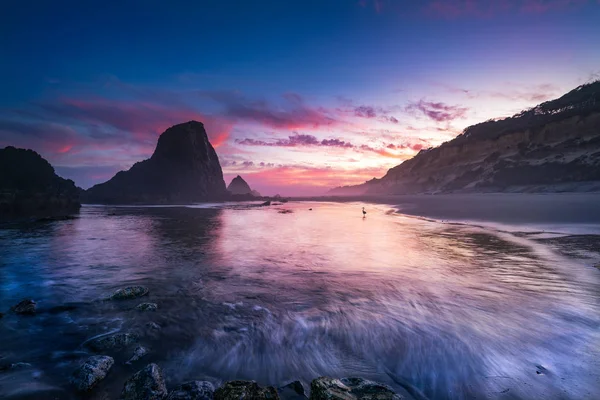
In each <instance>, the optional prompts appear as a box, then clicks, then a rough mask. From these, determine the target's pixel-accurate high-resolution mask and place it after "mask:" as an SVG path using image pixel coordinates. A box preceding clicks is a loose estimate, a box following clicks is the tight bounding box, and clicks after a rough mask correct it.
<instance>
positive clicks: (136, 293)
mask: <svg viewBox="0 0 600 400" xmlns="http://www.w3.org/2000/svg"><path fill="white" fill-rule="evenodd" d="M148 292H149V290H148V288H147V287H145V286H127V287H126V288H124V289H118V290H116V291H115V292H114V293H113V294H112V295H111V296H110V298H111V299H112V300H129V299H135V298H137V297H142V296H145V295H147V294H148Z"/></svg>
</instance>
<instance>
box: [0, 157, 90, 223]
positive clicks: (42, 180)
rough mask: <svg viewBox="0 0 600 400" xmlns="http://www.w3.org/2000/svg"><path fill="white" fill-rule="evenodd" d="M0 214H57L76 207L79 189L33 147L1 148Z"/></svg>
mask: <svg viewBox="0 0 600 400" xmlns="http://www.w3.org/2000/svg"><path fill="white" fill-rule="evenodd" d="M0 171H2V173H0V216H7V215H9V216H10V215H57V214H66V213H72V212H76V211H77V210H79V208H80V207H81V204H80V203H79V190H78V189H77V187H76V186H75V184H74V183H73V181H72V180H69V179H63V178H61V177H59V176H58V175H56V173H55V172H54V168H53V167H52V165H50V163H49V162H48V161H46V160H44V159H43V158H42V156H40V155H39V154H38V153H36V152H35V151H33V150H25V149H17V148H15V147H12V146H9V147H5V148H4V149H0Z"/></svg>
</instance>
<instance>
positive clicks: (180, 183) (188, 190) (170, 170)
mask: <svg viewBox="0 0 600 400" xmlns="http://www.w3.org/2000/svg"><path fill="white" fill-rule="evenodd" d="M226 196H227V192H226V190H225V181H224V180H223V171H222V170H221V165H220V164H219V158H218V157H217V153H216V152H215V149H214V148H213V147H212V145H211V144H210V142H209V141H208V136H207V135H206V131H205V130H204V125H203V124H202V123H201V122H197V121H189V122H186V123H183V124H179V125H175V126H172V127H170V128H169V129H167V130H166V131H165V132H164V133H163V134H162V135H160V137H159V138H158V144H157V145H156V150H154V154H152V157H150V158H149V159H147V160H144V161H141V162H138V163H136V164H135V165H134V166H133V167H131V168H130V169H129V170H128V171H121V172H118V173H117V174H116V175H115V176H114V177H113V178H112V179H110V180H109V181H108V182H105V183H101V184H99V185H96V186H94V187H92V188H90V189H89V190H87V191H86V193H85V196H84V202H86V203H103V204H136V203H137V204H167V203H188V202H196V201H206V200H220V199H223V198H225V197H226Z"/></svg>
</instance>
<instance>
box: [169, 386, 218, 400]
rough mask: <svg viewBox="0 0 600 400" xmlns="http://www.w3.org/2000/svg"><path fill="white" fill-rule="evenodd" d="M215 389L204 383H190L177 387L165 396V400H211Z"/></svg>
mask: <svg viewBox="0 0 600 400" xmlns="http://www.w3.org/2000/svg"><path fill="white" fill-rule="evenodd" d="M214 393H215V387H214V386H213V384H212V383H210V382H206V381H192V382H187V383H184V384H182V385H179V386H178V387H177V388H175V389H174V390H173V391H171V392H170V393H169V395H168V396H167V400H212V399H213V396H214Z"/></svg>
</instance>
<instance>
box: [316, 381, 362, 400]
mask: <svg viewBox="0 0 600 400" xmlns="http://www.w3.org/2000/svg"><path fill="white" fill-rule="evenodd" d="M310 399H311V400H353V399H355V397H354V396H352V394H351V393H350V388H349V387H348V386H346V385H344V384H343V383H342V381H340V380H339V379H334V378H329V377H327V376H322V377H320V378H317V379H314V380H313V381H312V382H311V384H310Z"/></svg>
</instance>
